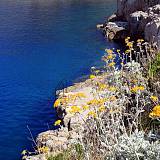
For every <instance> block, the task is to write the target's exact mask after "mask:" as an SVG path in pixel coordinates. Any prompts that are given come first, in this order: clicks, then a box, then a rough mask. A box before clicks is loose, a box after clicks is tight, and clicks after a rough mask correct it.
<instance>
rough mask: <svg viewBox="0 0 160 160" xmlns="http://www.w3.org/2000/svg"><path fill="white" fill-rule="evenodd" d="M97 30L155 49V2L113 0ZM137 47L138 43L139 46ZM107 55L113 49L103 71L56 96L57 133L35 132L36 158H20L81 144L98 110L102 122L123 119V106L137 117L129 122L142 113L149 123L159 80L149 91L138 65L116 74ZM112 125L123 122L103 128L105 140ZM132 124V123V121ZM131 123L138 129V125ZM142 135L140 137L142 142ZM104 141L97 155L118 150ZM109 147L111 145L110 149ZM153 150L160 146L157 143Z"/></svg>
mask: <svg viewBox="0 0 160 160" xmlns="http://www.w3.org/2000/svg"><path fill="white" fill-rule="evenodd" d="M97 27H98V28H100V29H102V30H103V33H104V35H105V36H106V37H107V38H109V39H110V40H120V39H125V38H126V37H127V36H131V37H132V38H133V39H136V38H137V37H138V38H139V37H144V38H145V40H146V41H148V42H149V43H150V44H151V45H152V46H154V47H155V48H156V49H158V50H159V49H160V1H159V0H157V1H156V0H154V1H147V2H146V1H144V0H132V1H130V0H118V8H117V12H116V13H115V14H114V15H112V16H111V17H109V19H108V20H107V22H106V23H104V24H102V25H98V26H97ZM128 43H130V42H128ZM138 43H139V42H138ZM140 43H141V44H142V42H140ZM131 48H132V47H131ZM111 52H113V51H111V50H110V51H107V56H106V55H105V56H104V57H103V59H107V65H108V68H106V67H105V68H103V69H102V70H96V71H95V73H96V74H94V75H91V76H90V77H88V79H86V80H84V81H83V82H78V83H75V84H74V85H73V86H70V87H68V88H67V89H65V90H63V91H60V92H59V95H58V98H57V100H56V101H55V103H54V107H55V109H56V111H57V116H58V118H59V120H60V122H59V124H60V126H61V127H60V128H59V129H57V130H48V131H46V132H43V133H40V134H39V135H38V137H37V139H36V148H37V152H36V153H37V155H31V156H30V155H29V156H25V154H24V159H26V160H48V157H50V156H55V155H57V154H59V153H62V152H64V151H65V150H67V149H68V148H70V147H71V145H72V144H76V143H79V142H82V141H83V139H84V137H85V136H86V135H87V134H86V133H87V129H86V127H87V125H88V116H91V117H93V118H95V117H96V116H97V114H98V116H99V115H101V113H100V112H104V115H102V116H101V117H103V118H102V119H103V120H104V121H106V119H107V118H104V117H112V116H113V117H114V116H115V117H116V116H117V117H118V118H119V117H121V116H122V117H123V118H124V117H125V116H126V115H128V114H129V111H128V106H129V107H131V108H129V109H132V107H133V106H134V107H136V109H137V112H138V113H137V112H134V113H132V114H131V113H130V114H129V117H130V119H131V117H132V116H133V117H134V118H133V119H135V117H136V115H137V114H141V112H145V113H146V114H147V118H146V119H148V115H149V114H150V112H151V110H152V109H153V106H154V105H155V104H158V102H159V97H158V96H159V91H158V90H159V87H160V86H159V84H158V82H157V83H155V84H154V85H153V86H152V88H151V87H150V83H149V81H148V79H147V78H146V77H145V76H144V68H143V67H141V65H140V64H139V63H138V62H134V61H132V60H131V62H128V63H126V64H124V63H123V59H122V63H121V66H122V68H121V70H118V69H117V68H116V67H115V65H116V64H115V62H114V56H115V55H113V54H112V53H111ZM116 52H117V53H116V54H119V55H120V51H116ZM120 56H121V55H120ZM117 88H118V89H117ZM136 92H137V93H136ZM154 94H157V95H158V96H154ZM152 96H153V97H152ZM137 97H138V98H137ZM151 97H152V98H153V99H152V98H151ZM155 97H156V98H157V99H156V98H155ZM154 98H155V99H156V100H155V99H154ZM146 103H147V105H149V107H148V106H147V105H146ZM93 104H94V105H93ZM95 105H96V106H98V110H97V109H95ZM146 106H147V109H146ZM134 107H133V108H134ZM95 110H96V111H95ZM75 113H76V114H75ZM150 115H151V114H150ZM158 116H160V114H158ZM150 118H153V119H154V118H155V117H151V116H150ZM133 119H132V120H133ZM137 119H138V115H137ZM107 120H108V119H107ZM110 120H111V119H109V120H108V121H107V123H110ZM112 120H113V119H112ZM114 120H115V119H114ZM123 121H124V120H123ZM96 123H97V121H96ZM116 123H117V125H118V127H119V126H120V125H121V123H122V121H118V120H117V119H116V120H115V121H114V122H113V124H112V125H110V126H109V128H107V129H106V130H107V131H106V133H105V134H104V135H105V136H106V137H107V136H108V137H109V139H111V136H112V134H113V133H112V132H110V133H108V131H110V129H111V130H112V131H113V130H114V131H115V132H116V129H117V128H116V127H117V126H116V127H115V126H114V124H115V125H116ZM128 123H129V122H128ZM135 123H137V121H136V122H135ZM105 124H106V122H105ZM93 125H94V123H93ZM134 125H135V124H134ZM136 125H137V126H138V125H139V124H136ZM136 125H135V126H136ZM113 126H114V127H115V128H114V127H113ZM105 127H106V126H105ZM112 127H113V128H112ZM123 127H124V126H123ZM123 127H122V128H123ZM127 127H128V126H127ZM88 128H90V126H88ZM137 128H138V127H137ZM125 129H126V126H125ZM119 130H120V129H119V128H118V130H117V135H118V136H117V135H115V137H116V138H117V137H118V138H119V135H121V132H119ZM90 134H91V132H90ZM138 134H139V133H138ZM104 135H103V136H104ZM113 135H114V134H113ZM122 135H123V134H122ZM157 135H158V134H157ZM157 135H156V136H157ZM131 136H133V134H131ZM143 136H144V135H143ZM143 136H142V139H143V140H144V137H143ZM115 137H114V138H115ZM118 138H117V139H118ZM121 138H122V137H121ZM128 138H129V137H128ZM136 139H138V138H136ZM117 141H118V140H117ZM143 142H144V141H143ZM105 143H106V142H105ZM105 143H104V142H102V141H101V140H100V148H99V149H100V150H102V152H101V153H100V154H102V155H103V154H104V153H103V151H104V150H105V151H106V150H107V152H108V153H109V154H111V151H110V152H109V150H110V149H108V147H112V149H111V150H113V148H114V147H115V146H116V147H117V148H118V147H119V149H120V150H122V148H121V144H120V143H117V142H116V144H115V142H113V141H112V140H111V141H110V140H109V145H107V146H106V144H105ZM107 143H108V142H107ZM112 143H113V144H114V145H113V146H112ZM126 143H127V142H126ZM145 143H146V144H147V145H148V146H149V145H150V144H149V141H145ZM146 144H145V146H146ZM126 145H127V144H126ZM129 145H130V144H129ZM135 145H137V144H135ZM158 146H159V147H160V145H159V144H158ZM101 147H102V148H101ZM136 147H137V146H136ZM136 147H135V148H136ZM104 148H105V149H104ZM144 148H145V147H144ZM151 148H152V147H151ZM146 150H147V149H146ZM148 150H149V149H148ZM114 151H115V152H117V153H116V154H117V155H118V154H119V152H120V151H119V150H118V149H117V151H116V149H115V148H114ZM137 152H138V151H137ZM154 152H155V154H157V153H158V156H159V158H160V153H159V152H158V151H157V150H156V149H155V151H154ZM148 153H150V152H148ZM128 155H129V153H128ZM128 155H127V156H128ZM146 155H147V154H146ZM118 156H119V155H118ZM118 156H117V157H118ZM136 156H137V155H136ZM140 156H142V155H140ZM147 156H148V155H147ZM158 156H157V157H158ZM144 157H145V156H144ZM121 158H123V157H121ZM121 158H120V159H121ZM151 159H152V158H151ZM149 160H150V159H149Z"/></svg>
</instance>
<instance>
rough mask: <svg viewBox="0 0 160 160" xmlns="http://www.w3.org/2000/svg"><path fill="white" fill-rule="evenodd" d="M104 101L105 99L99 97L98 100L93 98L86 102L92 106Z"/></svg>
mask: <svg viewBox="0 0 160 160" xmlns="http://www.w3.org/2000/svg"><path fill="white" fill-rule="evenodd" d="M105 101H106V99H100V100H97V99H93V100H91V101H89V102H87V104H88V105H93V106H98V105H103V104H104V102H105Z"/></svg>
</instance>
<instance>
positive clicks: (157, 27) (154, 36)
mask: <svg viewBox="0 0 160 160" xmlns="http://www.w3.org/2000/svg"><path fill="white" fill-rule="evenodd" d="M145 39H146V40H147V41H149V42H151V43H152V44H153V45H154V46H157V47H158V49H160V17H157V18H156V19H155V20H153V21H151V22H150V23H147V25H146V26H145Z"/></svg>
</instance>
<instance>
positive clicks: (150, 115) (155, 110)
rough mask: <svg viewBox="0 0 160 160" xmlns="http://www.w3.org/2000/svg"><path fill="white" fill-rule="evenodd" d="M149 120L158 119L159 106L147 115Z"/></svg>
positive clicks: (159, 114)
mask: <svg viewBox="0 0 160 160" xmlns="http://www.w3.org/2000/svg"><path fill="white" fill-rule="evenodd" d="M149 117H150V118H160V105H157V106H155V107H154V108H153V110H152V112H151V113H150V114H149Z"/></svg>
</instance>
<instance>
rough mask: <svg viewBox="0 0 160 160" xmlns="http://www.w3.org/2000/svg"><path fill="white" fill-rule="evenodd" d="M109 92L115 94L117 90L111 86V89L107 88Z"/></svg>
mask: <svg viewBox="0 0 160 160" xmlns="http://www.w3.org/2000/svg"><path fill="white" fill-rule="evenodd" d="M108 90H109V91H111V92H115V91H116V90H117V88H116V87H113V86H111V87H109V89H108Z"/></svg>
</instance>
